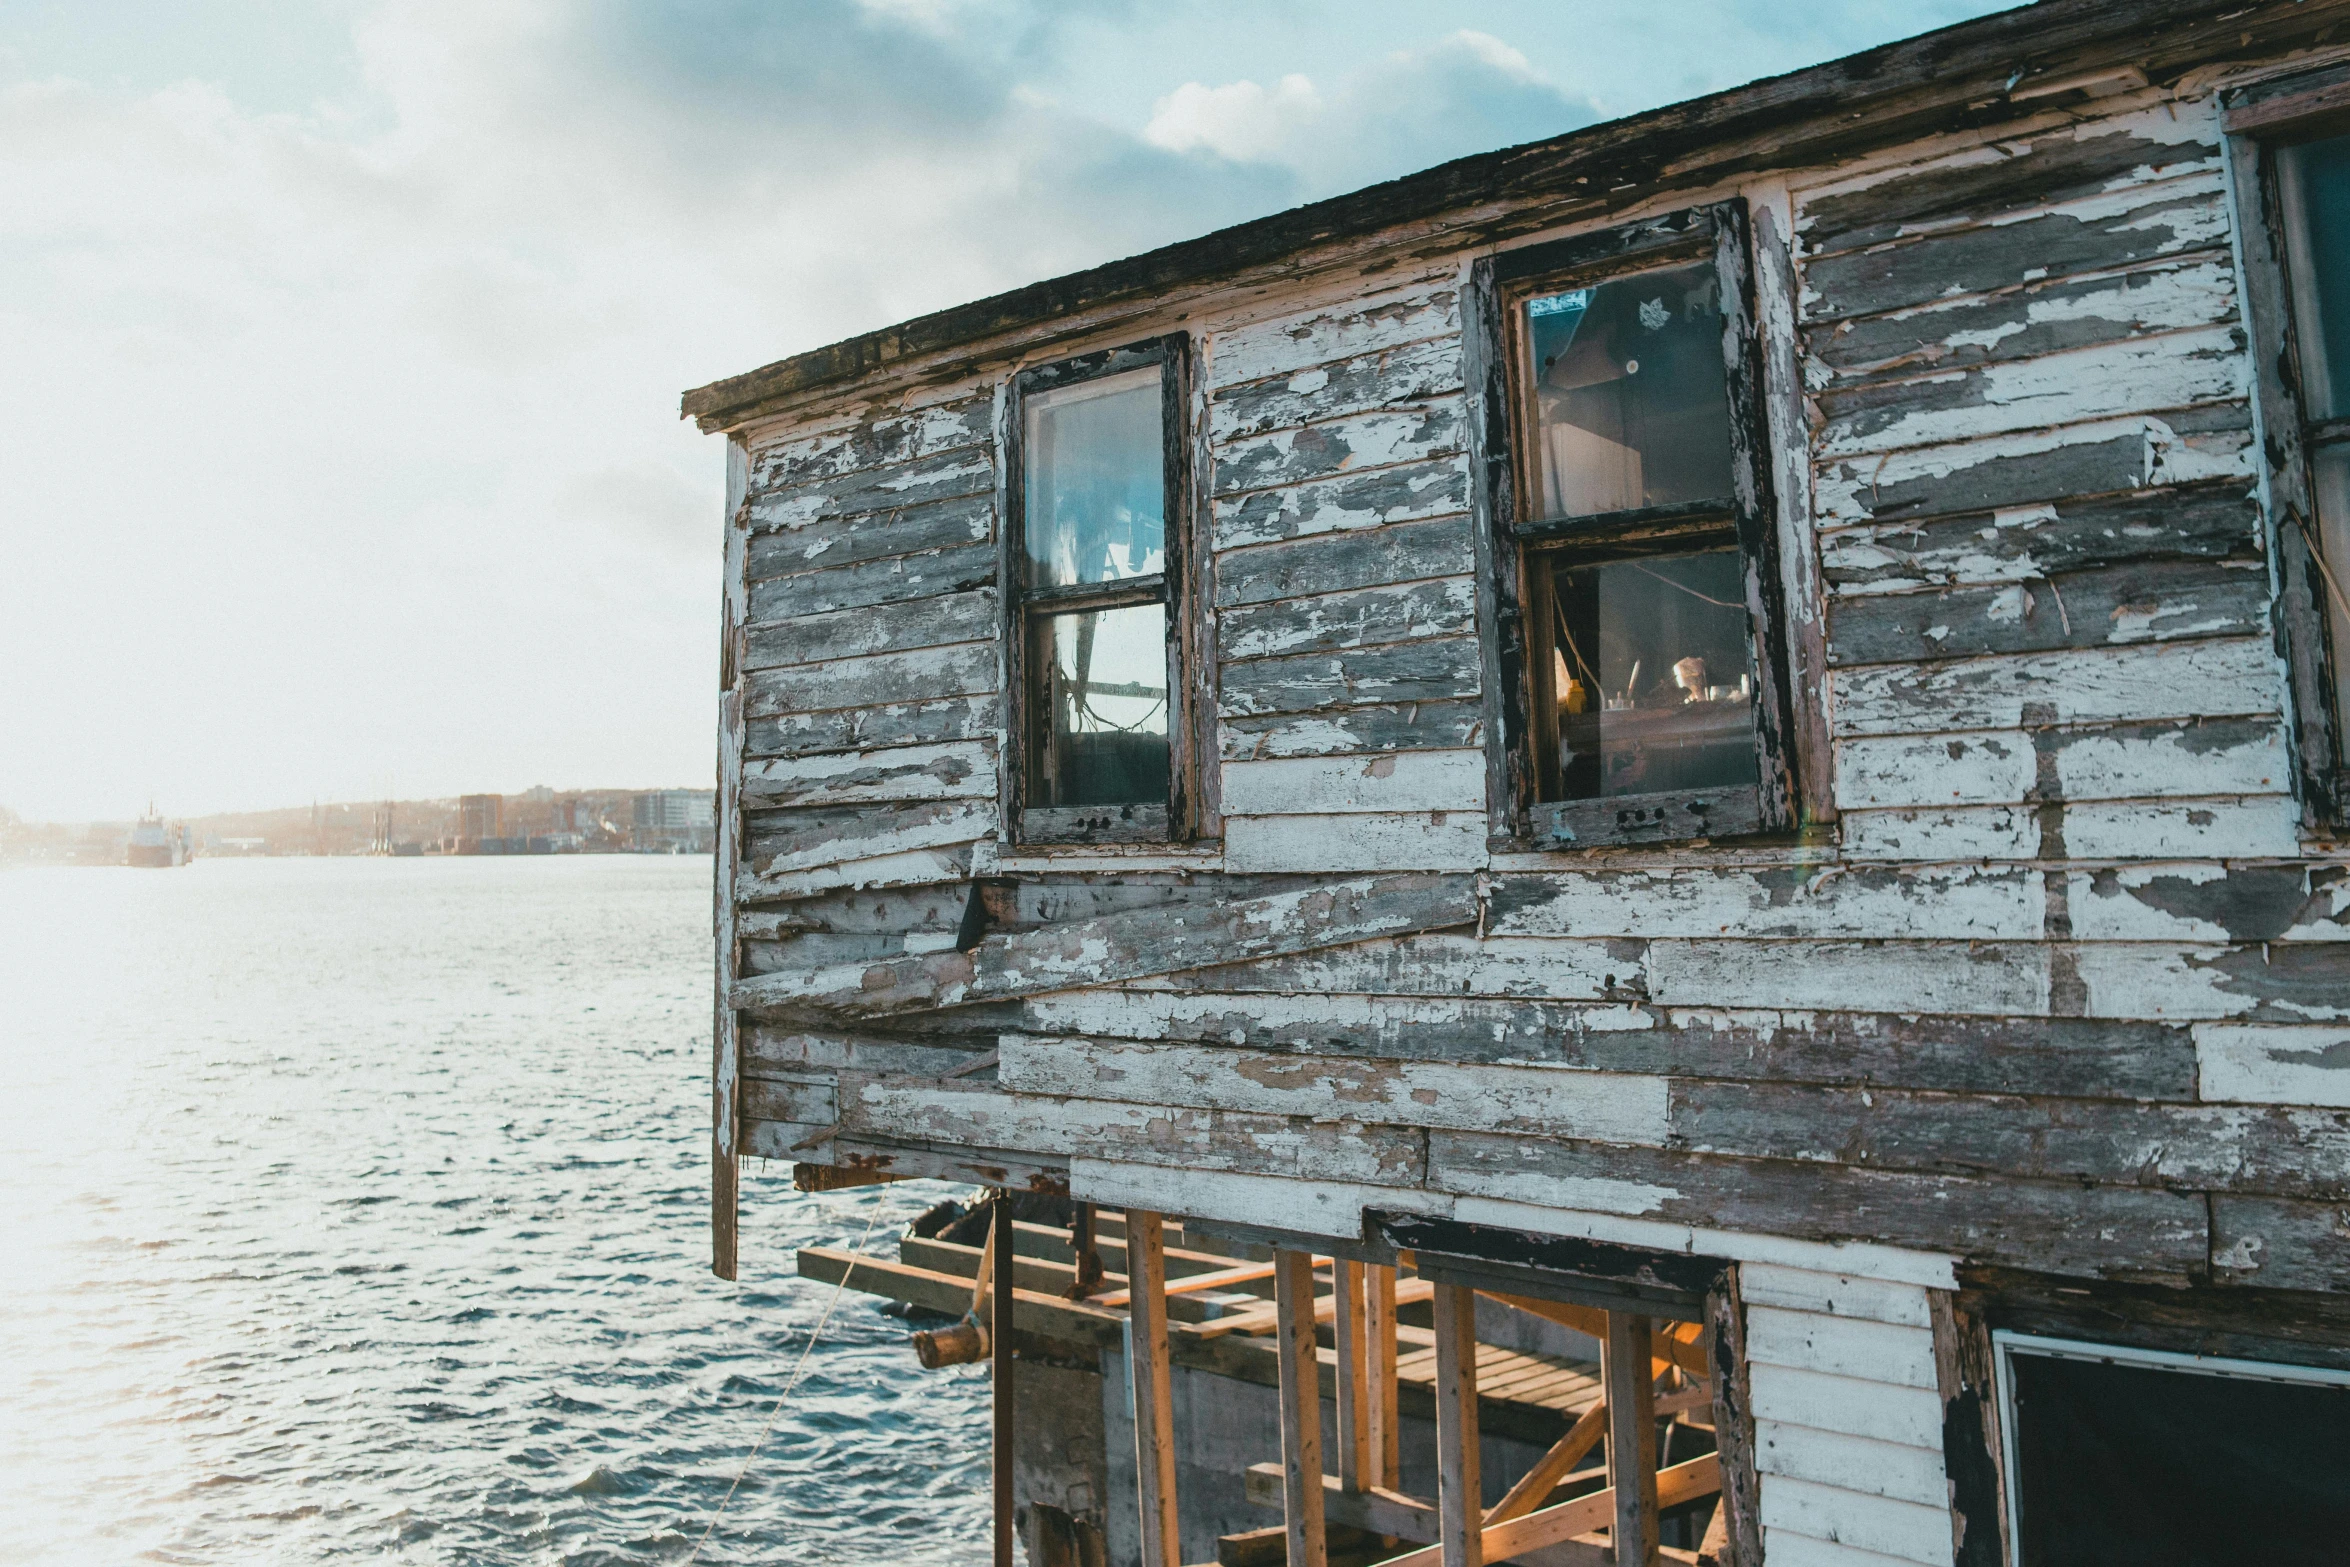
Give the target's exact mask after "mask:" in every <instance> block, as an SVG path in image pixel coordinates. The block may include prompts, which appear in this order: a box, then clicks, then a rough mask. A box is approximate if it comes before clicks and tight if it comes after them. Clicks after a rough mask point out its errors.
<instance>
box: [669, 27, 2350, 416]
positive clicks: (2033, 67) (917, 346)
mask: <svg viewBox="0 0 2350 1567" xmlns="http://www.w3.org/2000/svg"><path fill="white" fill-rule="evenodd" d="M2345 10H2350V5H2340V4H2329V3H2326V0H2317V3H2309V0H2267V3H2259V0H2255V3H2253V4H2250V5H2247V4H2246V3H2245V0H2190V3H2186V4H2181V3H2179V0H2039V3H2037V4H2034V5H2031V6H2027V7H2023V8H2020V9H2016V10H2011V11H2001V12H1997V13H1995V14H1993V15H1990V16H1986V17H1979V18H1977V19H1976V20H1974V21H1970V22H1961V23H1958V24H1956V25H1954V26H1951V27H1945V28H1941V29H1938V30H1936V31H1934V32H1930V33H1924V34H1920V35H1919V36H1917V37H1914V38H1907V39H1902V40H1900V41H1898V42H1895V43H1890V44H1885V45H1882V46H1880V47H1878V48H1875V49H1870V50H1866V51H1864V52H1862V53H1860V54H1854V55H1847V56H1845V57H1844V58H1842V59H1838V60H1831V61H1828V62H1826V63H1824V64H1821V65H1815V66H1809V67H1806V68H1805V69H1803V70H1800V71H1793V72H1789V73H1787V74H1786V75H1783V76H1776V77H1768V78H1765V79H1763V80H1761V81H1756V82H1749V83H1746V84H1745V85H1743V86H1739V87H1733V88H1729V89H1726V90H1724V91H1722V92H1718V93H1712V94H1709V95H1707V96H1705V97H1702V98H1694V99H1691V100H1688V101H1687V102H1685V103H1680V104H1673V105H1668V106H1666V107H1664V108H1660V109H1652V110H1649V111H1647V112H1645V113H1642V114H1637V115H1632V116H1629V117H1627V118H1624V119H1620V120H1609V121H1603V122H1602V123H1600V124H1597V125H1591V126H1585V127H1583V128H1581V129H1578V130H1574V131H1570V132H1568V133H1566V134H1565V135H1562V136H1556V137H1552V138H1550V139H1548V140H1545V141H1538V142H1529V143H1526V144H1525V145H1523V146H1518V147H1509V148H1504V149H1502V150H1500V151H1497V152H1487V153H1479V154H1476V155H1475V156H1472V157H1467V158H1459V159H1455V160H1454V161H1452V162H1450V163H1445V164H1439V165H1438V166H1436V167H1435V168H1432V169H1426V170H1423V171H1421V172H1419V173H1416V174H1408V175H1405V176H1403V177H1402V178H1400V179H1394V180H1389V181H1386V182H1385V183H1383V184H1379V185H1372V186H1369V187H1366V188H1365V189H1362V190H1358V191H1353V192H1350V193H1348V194H1346V195H1343V196H1334V197H1331V198H1329V199H1327V200H1323V201H1318V202H1314V203H1311V204H1309V205H1306V206H1302V207H1292V208H1290V209H1288V210H1287V211H1284V212H1277V213H1274V214H1271V215H1270V216H1267V217H1263V218H1255V219H1252V220H1250V221H1249V222H1246V223H1240V224H1235V225H1233V226H1232V227H1230V228H1225V229H1219V230H1216V231H1215V232H1213V233H1209V234H1204V235H1201V236H1199V237H1197V238H1194V239H1187V240H1181V241H1178V242H1176V243H1175V244H1172V245H1165V246H1161V247H1160V248H1159V249H1157V250H1151V251H1145V252H1143V253H1142V254H1140V255H1136V256H1129V257H1125V258H1123V259H1121V260H1117V261H1111V262H1106V263H1104V264H1102V265H1100V266H1097V267H1090V268H1087V269H1086V270H1084V271H1082V272H1072V273H1069V274H1066V275H1065V276H1062V277H1058V278H1052V279H1048V280H1046V281H1043V282H1039V283H1031V284H1028V285H1027V286H1025V287H1022V288H1016V289H1012V290H1010V291H1009V292H1006V293H1002V294H996V295H993V296H991V297H989V298H986V299H980V300H975V301H972V302H971V303H969V304H963V305H956V306H953V307H950V308H949V309H945V310H940V311H934V312H933V313H931V314H929V315H925V316H917V317H915V318H914V319H913V320H910V321H905V322H901V323H899V324H898V325H896V326H890V327H884V328H881V329H880V330H878V331H873V332H866V333H862V334H860V335H858V336H856V337H851V338H844V339H843V340H841V341H840V342H837V343H832V344H829V345H827V346H826V347H823V348H816V349H811V350H809V351H808V352H806V353H801V354H794V355H792V356H791V357H790V358H787V359H780V360H777V361H776V362H775V363H773V364H769V365H765V366H762V367H761V368H759V369H757V370H752V371H749V372H747V373H745V374H742V375H736V376H729V377H727V378H726V379H725V380H722V381H714V382H712V383H710V384H709V385H707V386H703V387H698V388H696V389H694V390H692V391H689V392H687V393H686V394H685V396H684V399H683V405H682V408H681V414H682V416H683V417H686V418H690V419H696V420H698V421H700V423H701V425H702V427H703V428H704V429H724V428H727V427H729V426H731V425H734V424H738V423H741V422H742V421H743V420H745V419H746V418H749V417H752V416H754V415H756V414H757V413H758V412H760V411H762V405H766V404H770V403H773V402H775V401H777V400H778V399H783V398H789V397H793V396H796V395H797V394H800V393H804V392H808V391H813V390H816V389H819V388H822V387H825V386H830V385H836V384H840V383H846V382H852V381H856V380H859V379H861V378H863V377H865V376H867V375H870V374H873V373H875V372H877V371H880V370H884V369H887V368H889V367H890V366H892V365H894V364H897V363H900V362H902V361H904V360H907V359H910V358H914V357H916V356H920V355H926V354H932V353H938V352H941V351H944V350H947V349H951V348H955V347H958V346H961V345H964V344H967V343H975V342H978V341H981V340H983V339H986V338H991V337H994V336H997V335H999V334H1001V333H1004V332H1008V331H1014V330H1017V329H1019V328H1021V327H1025V326H1033V325H1039V324H1042V323H1044V322H1047V321H1051V320H1054V319H1056V318H1059V317H1062V316H1066V315H1069V314H1071V313H1073V312H1075V311H1079V310H1084V309H1089V308H1095V307H1099V306H1103V305H1109V304H1115V303H1119V302H1122V301H1128V300H1134V299H1140V298H1147V297H1149V296H1151V295H1154V294H1158V293H1163V292H1166V291H1168V290H1170V289H1174V288H1179V287H1181V286H1183V285H1186V284H1191V283H1198V282H1205V281H1209V280H1212V279H1215V278H1218V277H1221V276H1224V275H1227V274H1230V273H1234V272H1238V271H1242V270H1244V269H1247V268H1250V267H1252V266H1262V265H1266V264H1268V263H1273V262H1278V261H1279V260H1281V259H1282V258H1283V257H1285V256H1289V255H1293V254H1295V253H1297V252H1299V251H1301V250H1304V249H1306V248H1308V247H1310V246H1313V245H1317V244H1326V243H1330V242H1332V241H1337V240H1346V239H1356V238H1364V237H1368V236H1370V235H1374V234H1377V233H1379V232H1381V231H1382V230H1386V229H1391V228H1394V227H1397V226H1399V225H1402V224H1406V223H1411V222H1415V221H1420V222H1425V221H1428V220H1431V219H1435V218H1438V217H1441V216H1442V215H1443V214H1445V213H1447V212H1452V211H1457V210H1459V209H1461V208H1464V207H1467V206H1470V205H1472V204H1474V203H1477V202H1479V201H1488V202H1489V201H1492V200H1494V199H1495V198H1497V197H1502V196H1506V195H1509V194H1512V193H1517V194H1520V195H1522V196H1524V197H1527V198H1534V197H1539V196H1540V195H1542V194H1545V193H1550V194H1560V193H1561V192H1560V191H1559V190H1558V187H1560V186H1566V187H1569V189H1570V190H1571V188H1572V186H1573V184H1574V180H1573V173H1574V170H1575V168H1576V167H1579V166H1588V165H1591V164H1593V163H1596V162H1599V161H1601V160H1614V161H1615V162H1616V163H1617V165H1618V167H1616V168H1615V169H1613V170H1611V172H1612V173H1619V174H1626V175H1630V176H1632V181H1633V182H1646V181H1653V180H1654V179H1656V178H1657V177H1659V176H1661V175H1663V174H1664V172H1665V166H1666V165H1668V164H1669V163H1671V162H1672V161H1673V160H1674V157H1675V155H1677V154H1684V153H1688V152H1691V151H1694V150H1696V149H1698V148H1700V147H1702V146H1704V145H1705V144H1707V143H1718V142H1725V141H1731V140H1734V139H1736V138H1738V137H1740V136H1751V135H1753V134H1755V133H1758V132H1761V131H1763V130H1767V129H1769V128H1771V127H1773V126H1782V127H1785V128H1787V129H1788V130H1790V131H1792V130H1794V129H1795V128H1796V127H1799V126H1802V125H1805V124H1806V123H1808V122H1814V121H1818V120H1821V119H1823V118H1829V117H1832V118H1833V119H1834V120H1836V121H1838V122H1840V123H1841V124H1842V125H1845V126H1851V124H1852V122H1854V121H1856V120H1863V119H1865V118H1866V115H1865V113H1864V112H1863V111H1862V109H1861V107H1860V106H1866V105H1880V106H1881V105H1884V104H1886V103H1888V102H1889V101H1891V100H1893V99H1896V98H1898V97H1900V96H1902V95H1904V94H1908V93H1912V92H1916V91H1917V90H1919V89H1921V88H1926V87H1930V86H1936V85H1941V86H1946V87H1953V88H1955V87H1957V86H1958V85H1959V84H1960V83H1964V82H1966V81H1968V80H1969V79H1976V78H1980V76H1981V75H1982V74H1983V73H1985V72H1986V71H1989V72H1995V73H1996V74H1997V75H1998V78H1999V85H1998V86H1997V87H1995V88H1994V89H1993V91H1994V93H1995V94H2005V93H2006V92H2009V91H2011V90H2012V89H2013V88H2014V87H2015V86H2016V85H2017V84H2018V83H2020V82H2025V81H2029V80H2031V79H2033V78H2034V77H2038V76H2041V75H2043V74H2046V73H2048V72H2050V71H2051V70H2052V69H2056V68H2057V67H2063V68H2077V67H2078V66H2079V65H2081V64H2082V63H2083V62H2081V61H2079V60H2077V59H2074V58H2070V57H2067V58H2063V59H2061V60H2056V59H2051V58H2050V57H2051V56H2052V55H2055V54H2057V53H2058V52H2059V51H2067V52H2069V51H2079V50H2083V49H2094V48H2095V47H2096V46H2097V45H2100V44H2104V45H2121V46H2127V48H2126V57H2127V58H2128V59H2130V60H2131V61H2133V62H2142V63H2144V64H2145V65H2146V66H2147V67H2149V71H2148V74H2149V77H2150V79H2159V78H2160V67H2161V66H2162V65H2164V64H2165V63H2167V64H2169V65H2170V66H2172V67H2173V68H2174V69H2185V68H2191V67H2192V66H2193V65H2194V64H2197V63H2200V61H2201V59H2203V58H2205V57H2209V58H2215V59H2218V58H2226V57H2230V56H2232V55H2234V54H2235V53H2237V49H2236V48H2235V47H2232V46H2237V45H2239V43H2240V42H2241V44H2243V45H2246V46H2249V45H2251V44H2252V41H2253V40H2254V39H2255V38H2256V37H2258V38H2260V40H2261V42H2260V45H2259V48H2260V50H2261V51H2262V52H2270V51H2273V50H2274V49H2276V48H2278V47H2285V46H2289V43H2290V40H2289V39H2287V38H2280V37H2276V36H2273V35H2275V34H2276V33H2278V32H2279V31H2280V29H2279V28H2277V27H2276V26H2274V25H2266V26H2256V25H2255V24H2254V23H2253V22H2252V20H2251V18H2252V17H2253V16H2254V14H2255V13H2265V15H2262V16H2261V17H2260V19H2259V20H2260V21H2261V22H2272V19H2289V20H2294V21H2297V22H2299V23H2300V24H2301V25H2299V26H2294V27H2291V28H2290V29H2287V30H2288V31H2289V32H2290V33H2292V34H2293V35H2296V36H2298V35H2304V34H2311V33H2317V32H2319V31H2320V30H2321V28H2322V27H2323V25H2324V24H2325V23H2326V22H2327V21H2328V20H2334V19H2339V18H2340V17H2341V15H2342V13H2343V12H2344V11H2345ZM2215 23H2220V24H2225V25H2224V27H2219V26H2215V25H2214V24H2215ZM2056 74H2057V75H2059V76H2061V75H2062V74H2064V71H2063V70H2062V69H2056ZM2038 107H2041V106H2040V105H2029V106H2025V108H2026V109H2033V110H2036V109H2037V108H2038ZM2016 112H2023V111H2022V110H2019V109H2016V108H2010V109H2008V110H2007V111H2006V113H2007V114H2013V113H2016ZM1996 117H2006V116H2005V115H2004V114H2003V115H2000V116H1996ZM1854 128H1855V129H1857V128H1858V127H1854ZM1801 140H1802V138H1801V137H1800V136H1794V137H1790V141H1791V142H1793V141H1801ZM1789 166H1792V163H1790V165H1789ZM1611 183H1612V184H1616V185H1620V184H1622V183H1625V182H1624V181H1613V182H1611Z"/></svg>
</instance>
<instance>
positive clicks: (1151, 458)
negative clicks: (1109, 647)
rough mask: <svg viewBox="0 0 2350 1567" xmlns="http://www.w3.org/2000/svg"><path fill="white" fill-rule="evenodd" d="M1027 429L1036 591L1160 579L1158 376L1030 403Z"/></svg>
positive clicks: (1099, 383) (1034, 397) (1111, 379)
mask: <svg viewBox="0 0 2350 1567" xmlns="http://www.w3.org/2000/svg"><path fill="white" fill-rule="evenodd" d="M1023 419H1024V422H1025V425H1026V429H1025V432H1024V435H1025V444H1024V458H1023V464H1024V466H1023V480H1024V490H1025V502H1026V504H1025V507H1024V517H1023V520H1024V522H1025V525H1026V528H1025V531H1026V536H1027V544H1028V572H1029V582H1030V585H1031V586H1034V587H1040V588H1044V587H1071V586H1076V585H1078V584H1082V583H1094V582H1118V581H1123V580H1125V579H1127V578H1129V577H1147V576H1151V575H1153V574H1155V573H1157V572H1161V571H1164V570H1165V569H1166V477H1165V459H1164V457H1163V455H1162V454H1163V450H1164V443H1163V441H1162V439H1161V423H1160V393H1159V371H1158V369H1157V367H1155V366H1153V367H1151V368H1148V369H1142V370H1131V371H1127V372H1125V373H1123V374H1120V375H1111V376H1102V377H1099V378H1097V379H1095V380H1091V381H1085V382H1081V383H1080V384H1078V385H1076V386H1066V387H1056V388H1053V389H1051V390H1049V391H1043V392H1035V393H1031V394H1030V395H1029V396H1028V398H1027V399H1026V401H1025V403H1024V404H1023Z"/></svg>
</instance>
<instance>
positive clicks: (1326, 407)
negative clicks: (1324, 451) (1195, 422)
mask: <svg viewBox="0 0 2350 1567" xmlns="http://www.w3.org/2000/svg"><path fill="white" fill-rule="evenodd" d="M1460 389H1461V340H1460V338H1459V336H1458V335H1457V334H1454V335H1450V336H1442V337H1431V338H1425V339H1422V340H1421V341H1419V342H1416V343H1407V344H1403V345H1400V346H1398V347H1393V348H1382V349H1379V350H1376V351H1373V352H1370V353H1363V354H1356V355H1354V356H1352V357H1350V358H1346V359H1334V360H1330V361H1327V362H1325V363H1323V364H1319V365H1316V366H1314V367H1313V368H1311V369H1308V370H1301V371H1298V372H1296V373H1295V374H1292V375H1288V376H1268V377H1266V378H1264V379H1262V380H1257V381H1251V382H1247V383H1245V384H1242V385H1232V384H1229V383H1226V384H1220V385H1218V386H1217V387H1216V388H1214V390H1213V393H1212V400H1211V401H1210V402H1209V404H1208V432H1209V438H1210V439H1211V440H1213V441H1215V442H1216V443H1217V444H1218V445H1224V444H1227V443H1229V442H1232V441H1237V440H1240V439H1243V438H1244V437H1247V436H1252V435H1264V434H1267V433H1269V432H1271V431H1274V430H1282V429H1292V428H1295V427H1297V426H1300V425H1305V424H1311V423H1314V422H1316V421H1318V420H1325V419H1329V418H1331V417H1332V416H1333V415H1342V414H1355V413H1367V412H1370V411H1372V410H1375V409H1381V408H1393V407H1397V406H1400V405H1403V404H1409V403H1422V402H1426V401H1428V400H1430V399H1432V398H1436V397H1441V396H1443V395H1444V394H1445V393H1447V392H1458V391H1459V390H1460Z"/></svg>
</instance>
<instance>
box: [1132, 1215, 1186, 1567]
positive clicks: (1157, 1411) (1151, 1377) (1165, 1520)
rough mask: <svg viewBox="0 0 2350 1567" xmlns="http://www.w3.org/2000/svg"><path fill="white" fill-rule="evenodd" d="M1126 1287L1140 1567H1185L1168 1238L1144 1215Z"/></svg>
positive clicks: (1135, 1218)
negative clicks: (1179, 1526)
mask: <svg viewBox="0 0 2350 1567" xmlns="http://www.w3.org/2000/svg"><path fill="white" fill-rule="evenodd" d="M1126 1287H1127V1290H1128V1291H1129V1293H1130V1296H1131V1309H1130V1312H1129V1316H1128V1323H1127V1331H1128V1335H1129V1339H1130V1342H1129V1344H1128V1346H1127V1359H1128V1362H1129V1364H1128V1367H1127V1369H1128V1371H1129V1372H1131V1373H1132V1375H1133V1380H1134V1494H1135V1497H1136V1499H1137V1501H1138V1502H1139V1503H1140V1505H1141V1508H1142V1567H1182V1561H1183V1556H1182V1549H1181V1546H1180V1545H1179V1544H1178V1541H1177V1535H1176V1528H1175V1403H1174V1388H1173V1384H1172V1382H1171V1381H1170V1379H1169V1375H1168V1371H1167V1236H1166V1229H1165V1226H1164V1225H1163V1224H1162V1223H1161V1222H1160V1219H1159V1216H1158V1215H1157V1214H1155V1213H1146V1212H1144V1211H1143V1210H1141V1209H1139V1208H1131V1209H1128V1210H1127V1213H1126Z"/></svg>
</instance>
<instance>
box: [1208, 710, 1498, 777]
mask: <svg viewBox="0 0 2350 1567" xmlns="http://www.w3.org/2000/svg"><path fill="white" fill-rule="evenodd" d="M1484 734H1485V704H1484V703H1482V702H1478V701H1473V700H1465V699H1464V700H1455V701H1444V702H1409V703H1401V704H1396V703H1385V704H1375V705H1373V706H1369V707H1341V708H1331V709H1327V710H1325V711H1323V712H1319V713H1276V714H1272V715H1269V716H1260V717H1230V716H1228V717H1225V718H1224V719H1222V720H1221V721H1220V722H1219V723H1218V724H1217V726H1216V744H1217V747H1218V750H1219V751H1220V752H1221V754H1222V756H1223V759H1224V760H1225V761H1227V762H1257V761H1270V760H1274V759H1278V758H1282V757H1305V756H1368V755H1373V754H1380V753H1386V754H1394V753H1398V752H1403V751H1450V750H1459V749H1463V748H1465V747H1473V746H1476V745H1478V744H1479V743H1480V742H1481V741H1482V740H1483V738H1484Z"/></svg>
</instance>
